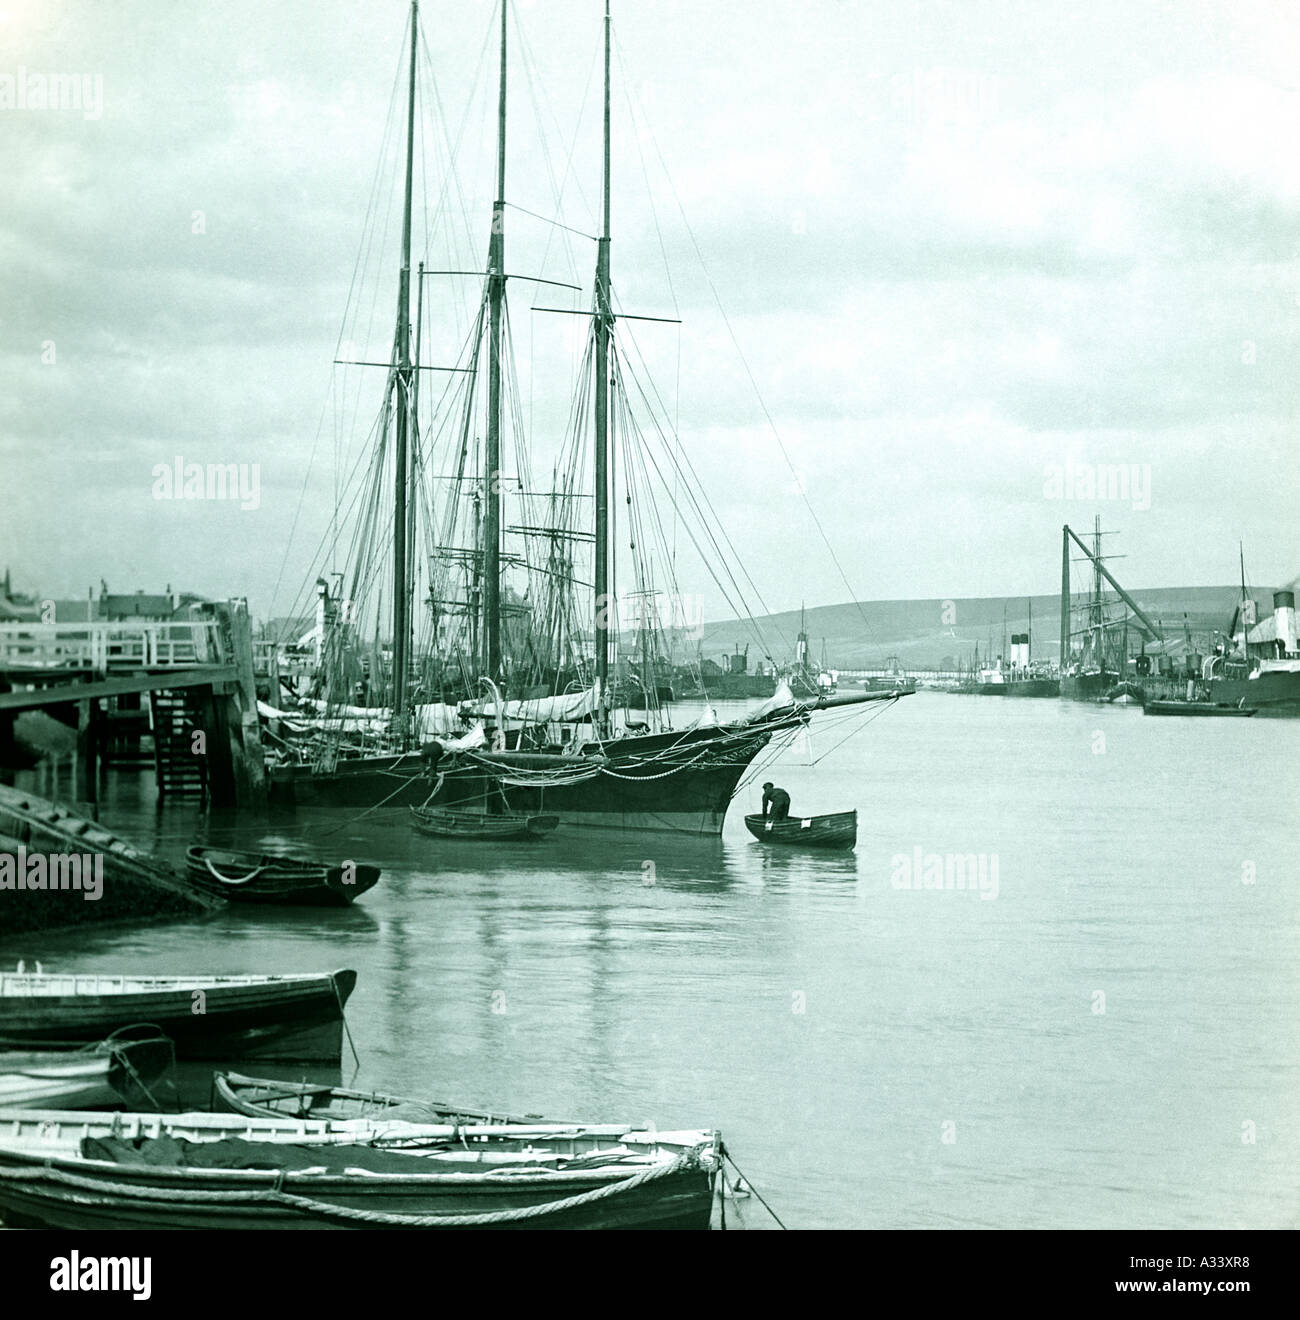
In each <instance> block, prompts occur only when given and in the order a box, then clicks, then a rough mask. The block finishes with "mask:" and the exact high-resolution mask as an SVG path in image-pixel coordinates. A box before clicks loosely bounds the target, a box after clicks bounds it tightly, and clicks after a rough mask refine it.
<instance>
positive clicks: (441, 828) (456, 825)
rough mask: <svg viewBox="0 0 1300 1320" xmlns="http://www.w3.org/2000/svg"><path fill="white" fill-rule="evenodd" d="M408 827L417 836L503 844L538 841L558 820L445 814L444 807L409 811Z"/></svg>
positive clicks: (516, 816)
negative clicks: (413, 827) (530, 840)
mask: <svg viewBox="0 0 1300 1320" xmlns="http://www.w3.org/2000/svg"><path fill="white" fill-rule="evenodd" d="M411 823H412V824H413V825H414V826H415V828H416V829H417V830H419V831H420V833H421V834H436V835H438V836H439V837H440V838H444V839H478V840H482V841H485V842H492V841H501V842H506V841H509V840H513V839H540V838H541V837H542V836H543V835H546V834H550V833H551V832H552V831H553V830H554V829H555V828H556V826H558V825H559V823H560V818H559V817H558V816H542V815H537V816H527V815H520V814H516V813H513V812H508V813H505V814H503V815H500V816H492V815H488V814H487V813H486V812H482V811H449V810H447V809H446V808H444V807H412V808H411Z"/></svg>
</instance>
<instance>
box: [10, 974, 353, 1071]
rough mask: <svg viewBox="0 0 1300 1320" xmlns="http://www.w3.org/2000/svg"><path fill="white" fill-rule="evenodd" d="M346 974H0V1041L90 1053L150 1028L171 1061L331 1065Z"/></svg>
mask: <svg viewBox="0 0 1300 1320" xmlns="http://www.w3.org/2000/svg"><path fill="white" fill-rule="evenodd" d="M356 983H357V974H356V972H353V971H339V972H322V973H309V974H304V975H299V976H100V975H93V974H92V975H80V976H78V975H75V974H73V973H70V972H65V973H50V972H42V973H31V972H7V973H3V974H0V1038H2V1043H4V1044H5V1045H12V1046H13V1047H14V1048H37V1047H38V1046H39V1047H42V1048H43V1047H44V1046H45V1045H46V1044H48V1043H56V1044H59V1045H64V1044H70V1045H75V1044H93V1043H94V1042H95V1041H98V1040H102V1039H103V1038H104V1037H105V1036H107V1035H109V1034H110V1033H111V1032H113V1031H116V1030H117V1029H118V1028H119V1027H123V1026H126V1025H128V1024H130V1023H135V1022H150V1023H153V1024H155V1025H156V1026H157V1028H158V1030H159V1031H160V1032H162V1033H163V1034H164V1035H166V1036H169V1037H170V1038H171V1039H172V1041H173V1042H174V1043H175V1045H176V1057H177V1058H178V1059H182V1060H188V1059H218V1060H232V1059H241V1058H250V1059H283V1060H285V1061H289V1062H297V1061H311V1062H322V1063H337V1062H338V1060H339V1057H340V1054H341V1053H342V1047H343V1006H344V1004H346V1003H347V999H348V996H349V995H350V994H351V993H352V990H353V987H354V986H355V985H356Z"/></svg>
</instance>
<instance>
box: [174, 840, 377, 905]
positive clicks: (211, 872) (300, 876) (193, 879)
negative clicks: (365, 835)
mask: <svg viewBox="0 0 1300 1320" xmlns="http://www.w3.org/2000/svg"><path fill="white" fill-rule="evenodd" d="M185 874H186V876H187V878H188V879H189V881H190V883H191V884H192V885H193V886H194V887H195V888H196V889H199V890H202V891H203V892H204V893H205V894H213V895H217V896H219V897H221V898H225V899H228V900H229V901H230V902H232V903H283V904H289V905H293V906H298V907H347V906H348V904H349V903H351V902H352V901H353V899H355V898H357V897H359V896H360V895H361V894H364V893H365V892H366V890H367V889H373V888H374V886H375V885H376V884H377V883H378V882H379V867H377V866H368V865H362V864H360V863H356V862H342V863H340V864H339V865H337V866H336V865H334V864H332V863H330V862H319V861H312V860H310V859H308V858H295V857H272V856H268V855H266V854H263V853H251V852H235V851H232V850H230V849H225V848H203V847H199V846H198V845H195V846H194V847H192V848H188V849H187V850H186V852H185Z"/></svg>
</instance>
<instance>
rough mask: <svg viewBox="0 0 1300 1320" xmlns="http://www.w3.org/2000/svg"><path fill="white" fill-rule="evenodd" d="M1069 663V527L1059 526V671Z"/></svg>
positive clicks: (1062, 670)
mask: <svg viewBox="0 0 1300 1320" xmlns="http://www.w3.org/2000/svg"><path fill="white" fill-rule="evenodd" d="M1069 663H1070V529H1069V527H1068V526H1065V527H1062V528H1061V661H1060V669H1061V673H1062V674H1064V673H1065V669H1066V666H1067V665H1068V664H1069Z"/></svg>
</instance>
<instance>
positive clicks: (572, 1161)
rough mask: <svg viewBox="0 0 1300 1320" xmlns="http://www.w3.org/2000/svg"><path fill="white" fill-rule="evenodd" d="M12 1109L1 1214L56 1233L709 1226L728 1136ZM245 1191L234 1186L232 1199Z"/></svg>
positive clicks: (4, 1145)
mask: <svg viewBox="0 0 1300 1320" xmlns="http://www.w3.org/2000/svg"><path fill="white" fill-rule="evenodd" d="M112 1117H113V1119H114V1120H115V1121H111V1122H110V1121H108V1120H109V1116H106V1115H101V1114H90V1113H66V1112H64V1113H59V1112H41V1111H35V1110H21V1111H20V1110H0V1218H3V1220H4V1221H5V1222H6V1223H7V1224H9V1225H11V1226H16V1227H26V1226H44V1227H50V1228H68V1229H89V1228H101V1227H102V1228H107V1227H112V1228H253V1229H287V1228H394V1227H405V1228H584V1229H592V1228H707V1227H708V1226H709V1219H710V1216H711V1212H712V1204H713V1193H714V1188H715V1182H716V1178H717V1174H718V1171H719V1168H720V1164H721V1158H722V1144H721V1139H720V1137H719V1134H718V1133H716V1132H661V1133H656V1132H653V1131H648V1130H645V1129H640V1128H636V1127H628V1126H623V1125H618V1124H607V1125H599V1126H597V1125H591V1126H573V1127H570V1126H565V1125H562V1124H536V1125H532V1126H519V1125H490V1126H489V1125H483V1126H477V1127H474V1126H469V1127H464V1126H458V1125H441V1126H438V1125H428V1124H411V1123H396V1122H378V1121H374V1120H360V1121H357V1122H353V1123H324V1122H316V1121H312V1120H303V1121H299V1120H287V1119H255V1118H245V1117H242V1116H236V1115H220V1114H181V1115H174V1116H164V1115H153V1114H119V1115H114V1116H112ZM232 1193H233V1194H234V1195H232Z"/></svg>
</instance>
